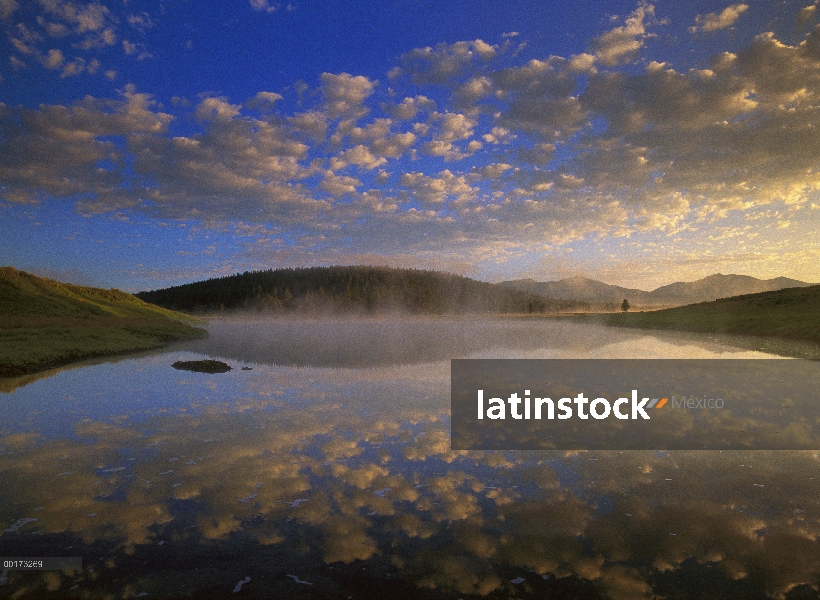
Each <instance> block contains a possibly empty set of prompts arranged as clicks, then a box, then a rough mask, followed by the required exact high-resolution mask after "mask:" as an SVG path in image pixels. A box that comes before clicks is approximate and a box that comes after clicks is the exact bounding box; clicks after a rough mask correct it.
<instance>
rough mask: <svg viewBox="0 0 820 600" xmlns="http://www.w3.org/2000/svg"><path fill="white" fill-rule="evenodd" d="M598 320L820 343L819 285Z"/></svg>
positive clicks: (613, 323) (622, 325)
mask: <svg viewBox="0 0 820 600" xmlns="http://www.w3.org/2000/svg"><path fill="white" fill-rule="evenodd" d="M599 318H601V319H603V320H604V322H605V323H607V324H608V325H615V326H620V327H642V328H649V329H674V330H678V331H696V332H708V333H733V334H742V335H760V336H772V337H779V338H784V339H793V340H805V341H809V342H815V343H820V285H814V286H810V287H801V288H788V289H783V290H777V291H774V292H761V293H759V294H747V295H743V296H734V297H731V298H723V299H721V300H715V301H714V302H702V303H700V304H690V305H688V306H680V307H677V308H669V309H666V310H658V311H654V312H638V313H621V314H612V315H601V316H600V317H599Z"/></svg>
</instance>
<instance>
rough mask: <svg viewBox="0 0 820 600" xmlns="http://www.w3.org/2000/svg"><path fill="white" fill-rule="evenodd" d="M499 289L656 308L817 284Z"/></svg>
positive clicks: (588, 283)
mask: <svg viewBox="0 0 820 600" xmlns="http://www.w3.org/2000/svg"><path fill="white" fill-rule="evenodd" d="M500 285H502V286H505V287H509V288H512V289H517V290H524V291H527V292H531V293H533V294H539V295H543V296H548V297H550V298H554V299H556V300H574V301H578V302H590V303H608V304H611V303H618V304H619V305H620V303H621V302H623V300H624V299H627V300H629V304H630V305H631V306H632V307H635V308H640V307H648V308H657V307H662V306H682V305H684V304H694V303H696V302H709V301H712V300H717V299H719V298H728V297H730V296H739V295H742V294H757V293H760V292H771V291H775V290H781V289H784V288H795V287H808V286H810V285H816V284H813V283H806V282H805V281H798V280H796V279H789V278H788V277H776V278H774V279H757V278H755V277H749V276H748V275H722V274H720V273H718V274H716V275H709V276H708V277H704V278H703V279H698V280H697V281H691V282H677V283H670V284H669V285H664V286H661V287H659V288H657V289H655V290H652V291H651V292H646V291H644V290H639V289H633V288H624V287H620V286H618V285H608V284H606V283H603V282H601V281H596V280H594V279H588V278H586V277H569V278H567V279H561V280H559V281H534V280H532V279H517V280H514V281H504V282H502V283H501V284H500Z"/></svg>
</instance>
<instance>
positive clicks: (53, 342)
mask: <svg viewBox="0 0 820 600" xmlns="http://www.w3.org/2000/svg"><path fill="white" fill-rule="evenodd" d="M198 323H199V321H197V320H196V319H193V318H192V317H189V316H187V315H183V314H181V313H177V312H173V311H170V310H166V309H164V308H160V307H158V306H153V305H151V304H147V303H145V302H143V301H142V300H140V299H138V298H136V297H134V296H132V295H131V294H127V293H125V292H121V291H119V290H103V289H98V288H92V287H83V286H77V285H71V284H65V283H60V282H57V281H53V280H50V279H45V278H41V277H36V276H34V275H30V274H28V273H25V272H23V271H18V270H16V269H14V268H12V267H0V377H16V376H20V375H25V374H27V373H34V372H37V371H42V370H45V369H49V368H52V367H57V366H61V365H66V364H69V363H72V362H76V361H78V360H83V359H88V358H94V357H100V356H109V355H115V354H123V353H126V352H134V351H137V350H149V349H152V348H158V347H161V346H164V345H166V344H168V343H170V342H173V341H177V340H181V339H190V338H197V337H204V336H206V335H207V333H206V332H205V330H203V329H200V328H197V327H196V325H197V324H198Z"/></svg>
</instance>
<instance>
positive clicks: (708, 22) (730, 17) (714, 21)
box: [690, 4, 749, 33]
mask: <svg viewBox="0 0 820 600" xmlns="http://www.w3.org/2000/svg"><path fill="white" fill-rule="evenodd" d="M748 9H749V5H748V4H732V5H731V6H727V7H726V8H725V9H723V11H722V12H721V13H720V14H718V13H708V14H706V15H698V16H697V17H695V23H696V25H695V26H694V27H691V28H690V31H692V32H693V33H694V32H697V31H707V32H712V31H720V30H721V29H726V28H727V27H731V26H732V25H734V24H735V21H737V20H738V19H739V18H740V15H742V14H743V13H744V12H746V11H747V10H748Z"/></svg>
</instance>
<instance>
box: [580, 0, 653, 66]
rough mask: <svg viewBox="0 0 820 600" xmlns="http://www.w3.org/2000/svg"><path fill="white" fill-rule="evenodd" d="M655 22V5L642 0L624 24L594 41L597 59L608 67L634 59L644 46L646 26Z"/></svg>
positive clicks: (593, 45)
mask: <svg viewBox="0 0 820 600" xmlns="http://www.w3.org/2000/svg"><path fill="white" fill-rule="evenodd" d="M654 22H655V7H654V6H653V5H652V4H647V3H645V2H642V3H641V4H639V5H638V8H636V9H635V12H633V13H632V14H631V15H630V16H629V17H628V18H627V19H626V22H625V24H624V25H621V26H619V27H615V28H614V29H611V30H609V31H607V32H606V33H604V34H602V35H600V36H598V37H597V38H595V40H594V41H593V43H592V50H593V55H594V56H595V59H596V60H597V61H598V62H599V63H601V64H603V65H606V66H607V67H614V66H617V65H621V64H624V63H626V62H629V61H631V60H632V59H634V58H635V57H636V56H637V54H638V51H639V50H640V49H641V48H642V47H643V45H644V40H645V39H646V36H647V32H646V26H647V25H648V24H653V23H654Z"/></svg>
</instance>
